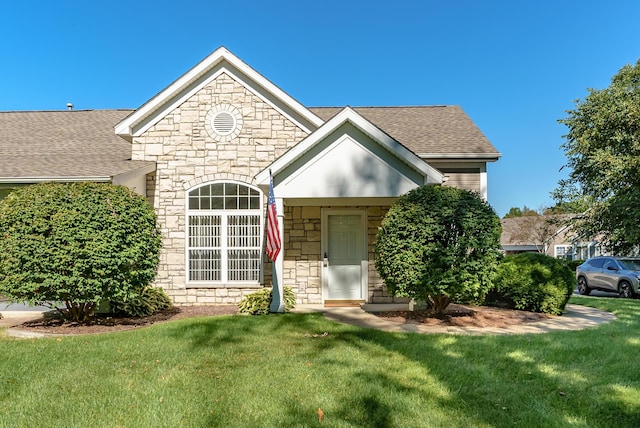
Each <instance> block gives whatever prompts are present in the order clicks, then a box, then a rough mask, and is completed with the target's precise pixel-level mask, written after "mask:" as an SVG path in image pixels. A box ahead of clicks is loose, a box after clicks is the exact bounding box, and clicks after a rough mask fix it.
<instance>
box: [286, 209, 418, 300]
mask: <svg viewBox="0 0 640 428" xmlns="http://www.w3.org/2000/svg"><path fill="white" fill-rule="evenodd" d="M344 208H353V207H344ZM388 210H389V207H368V208H367V248H368V251H367V252H368V260H369V264H368V275H369V281H368V282H369V293H368V296H367V299H366V300H367V302H369V303H393V302H403V303H404V302H407V301H408V299H398V298H394V297H391V296H389V295H388V293H387V290H386V288H385V287H384V282H383V281H382V279H381V278H380V276H379V275H378V272H377V271H376V268H375V253H374V246H375V240H376V235H377V233H378V227H379V226H380V223H381V221H382V218H383V217H384V215H385V214H386V213H387V211H388ZM284 212H285V217H284V229H285V234H284V252H285V253H284V285H285V286H289V287H291V288H292V289H293V292H294V293H295V294H296V299H297V302H298V303H322V255H321V207H290V206H285V210H284Z"/></svg>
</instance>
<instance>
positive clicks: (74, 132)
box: [0, 48, 501, 305]
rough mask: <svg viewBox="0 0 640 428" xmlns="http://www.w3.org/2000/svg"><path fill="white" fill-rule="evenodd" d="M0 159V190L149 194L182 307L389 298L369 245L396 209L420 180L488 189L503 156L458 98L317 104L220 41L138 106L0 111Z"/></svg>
mask: <svg viewBox="0 0 640 428" xmlns="http://www.w3.org/2000/svg"><path fill="white" fill-rule="evenodd" d="M310 83H312V82H310ZM0 154H1V155H2V156H1V159H0V189H5V191H6V190H7V189H10V188H15V187H17V186H21V185H27V184H30V183H34V182H39V181H51V180H55V181H83V180H90V181H109V182H113V183H117V184H123V185H127V186H130V187H132V188H134V189H135V190H136V191H138V192H139V193H141V194H145V195H146V196H147V197H148V199H149V201H150V202H151V203H152V204H153V206H154V207H155V209H156V212H157V214H158V221H159V224H160V227H161V229H162V234H163V249H162V253H161V258H160V267H159V271H158V275H157V278H156V283H157V285H159V286H162V287H163V288H164V289H165V290H166V292H167V294H169V295H170V296H171V297H172V298H173V300H174V302H175V303H176V304H178V305H192V304H215V303H237V302H239V301H240V300H241V299H242V297H243V296H245V295H247V294H250V293H252V292H254V291H256V289H259V288H261V287H264V286H268V285H272V284H276V285H277V286H278V287H281V286H283V285H284V286H290V287H292V288H293V291H294V292H295V294H296V296H297V300H298V302H299V303H323V302H324V303H328V302H331V301H357V302H362V301H366V302H371V303H382V302H392V301H393V299H392V298H391V297H389V296H388V295H387V293H386V291H385V289H384V287H383V283H382V281H381V279H380V278H379V276H378V275H377V273H376V271H375V268H374V257H375V256H374V252H373V244H374V240H375V237H376V233H377V229H378V226H379V224H380V221H381V220H382V218H383V216H384V214H385V213H386V211H387V209H388V207H389V206H390V204H391V203H392V202H393V201H394V200H395V199H396V198H397V197H398V196H399V195H401V194H403V193H405V192H407V191H409V190H411V189H413V188H416V187H418V186H422V185H425V184H432V185H448V186H457V187H461V188H466V189H470V190H473V191H476V192H479V193H480V194H481V195H482V196H483V197H485V198H486V195H487V169H486V166H487V163H489V162H494V161H496V160H498V158H499V157H500V156H501V155H500V153H499V152H498V151H497V150H496V149H495V147H494V146H493V145H492V144H491V143H490V142H489V141H488V140H487V138H486V137H485V136H484V135H483V134H482V132H481V131H480V130H479V129H478V128H477V127H476V125H475V124H474V123H473V122H472V121H471V119H470V118H469V117H468V116H467V115H466V114H465V113H464V112H463V110H462V109H461V108H460V107H458V106H417V107H362V108H361V107H344V108H337V107H320V108H309V107H306V106H304V105H302V104H300V103H299V102H298V101H296V100H295V99H293V98H292V97H291V96H289V95H288V94H287V93H285V92H284V91H283V90H281V89H280V88H279V87H277V86H276V85H274V84H273V83H272V82H270V81H269V80H267V79H266V78H265V77H264V76H262V75H261V74H259V73H258V72H257V71H255V70H254V69H253V68H251V67H250V66H249V65H247V64H246V63H244V62H243V61H242V60H240V59H239V58H238V57H236V56H235V55H234V54H232V53H231V52H229V51H228V50H227V49H225V48H219V49H217V50H216V51H214V52H213V53H211V54H210V55H209V56H208V57H206V58H205V59H204V60H203V61H201V62H200V63H199V64H197V65H196V66H194V67H193V68H192V69H191V70H189V71H187V72H186V73H185V74H184V75H182V76H180V77H179V78H178V79H177V80H175V81H174V82H173V83H171V84H170V85H169V86H167V87H166V88H165V89H163V90H162V91H160V92H159V93H158V94H156V95H155V96H153V97H152V98H151V99H149V101H147V102H146V103H144V104H143V105H142V106H140V107H139V108H138V109H136V110H133V111H131V110H110V111H76V110H70V111H56V112H5V113H0ZM270 179H272V180H273V189H274V194H275V202H276V207H277V213H278V216H279V224H280V233H281V240H282V242H283V247H282V251H281V252H280V254H279V256H278V258H277V259H276V261H275V262H274V263H272V262H271V261H269V260H268V259H267V258H266V257H265V256H264V246H265V242H264V235H265V221H266V220H265V213H266V195H268V192H269V183H270Z"/></svg>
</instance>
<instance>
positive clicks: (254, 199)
mask: <svg viewBox="0 0 640 428" xmlns="http://www.w3.org/2000/svg"><path fill="white" fill-rule="evenodd" d="M249 208H250V209H252V210H259V209H260V208H261V207H260V196H259V195H258V196H251V199H250V206H249Z"/></svg>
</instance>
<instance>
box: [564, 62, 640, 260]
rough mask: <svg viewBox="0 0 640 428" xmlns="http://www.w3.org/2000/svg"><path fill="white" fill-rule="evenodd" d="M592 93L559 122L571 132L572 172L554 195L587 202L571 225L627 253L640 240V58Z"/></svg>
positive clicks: (568, 142) (567, 146)
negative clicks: (639, 215) (606, 86)
mask: <svg viewBox="0 0 640 428" xmlns="http://www.w3.org/2000/svg"><path fill="white" fill-rule="evenodd" d="M588 92H589V93H588V95H587V96H586V97H585V99H584V100H576V101H575V108H574V109H573V110H568V111H567V113H568V116H567V117H566V118H565V119H561V120H560V121H559V122H560V123H562V124H564V125H566V126H567V128H568V130H569V131H568V133H567V135H565V138H566V141H565V142H564V143H563V145H562V148H563V149H564V152H565V155H566V156H567V165H566V166H567V167H568V168H569V169H570V170H571V172H570V173H569V176H568V178H567V179H564V180H560V182H559V183H558V184H559V187H558V188H557V189H556V190H555V191H554V193H553V196H554V198H555V199H556V201H559V202H561V203H564V204H567V203H575V202H580V201H583V202H584V201H588V202H589V204H590V206H589V209H587V210H586V211H585V212H584V214H583V215H581V216H577V217H576V219H575V224H574V225H573V229H574V230H575V231H576V232H577V233H578V235H579V236H580V237H582V238H586V239H590V238H591V237H594V236H598V239H599V240H600V241H601V242H602V243H603V245H604V246H605V247H607V248H608V249H609V250H611V251H613V252H614V253H621V254H624V253H628V252H630V251H631V250H633V249H634V248H636V247H637V246H638V244H640V223H639V222H638V221H637V218H638V212H639V211H638V209H640V60H639V61H638V62H637V63H636V64H635V66H632V65H625V66H624V67H622V68H621V69H620V71H619V72H618V73H617V74H616V75H615V76H613V78H612V80H611V84H610V85H609V87H608V88H606V89H602V90H596V89H589V90H588Z"/></svg>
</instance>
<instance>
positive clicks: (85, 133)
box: [0, 110, 155, 183]
mask: <svg viewBox="0 0 640 428" xmlns="http://www.w3.org/2000/svg"><path fill="white" fill-rule="evenodd" d="M129 113H131V111H130V110H73V111H68V110H65V111H18V112H0V182H4V183H8V182H13V183H31V182H36V181H49V180H59V181H64V180H94V181H108V180H109V179H110V178H112V177H114V176H117V175H121V174H126V173H129V172H133V171H137V170H140V169H142V170H151V171H152V170H153V169H154V168H155V163H153V162H145V161H131V144H129V143H128V142H127V141H125V140H123V139H122V138H120V137H118V136H117V135H115V134H114V132H113V125H114V124H115V123H117V122H118V121H119V120H122V118H123V117H125V116H126V115H128V114H129Z"/></svg>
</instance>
